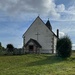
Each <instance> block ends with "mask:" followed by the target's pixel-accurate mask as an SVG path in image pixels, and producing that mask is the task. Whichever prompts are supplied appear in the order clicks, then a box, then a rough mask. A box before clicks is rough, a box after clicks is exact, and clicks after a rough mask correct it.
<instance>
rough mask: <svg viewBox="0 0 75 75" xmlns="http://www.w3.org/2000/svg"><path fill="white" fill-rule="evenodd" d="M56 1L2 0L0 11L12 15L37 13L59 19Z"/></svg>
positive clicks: (0, 1) (0, 0)
mask: <svg viewBox="0 0 75 75" xmlns="http://www.w3.org/2000/svg"><path fill="white" fill-rule="evenodd" d="M55 9H56V4H55V2H54V0H5V1H4V0H0V10H2V11H5V12H7V13H8V14H10V15H14V16H15V15H21V14H24V15H25V14H27V13H28V14H31V13H37V14H41V15H49V16H51V17H54V18H59V17H60V14H59V13H57V11H56V10H55Z"/></svg>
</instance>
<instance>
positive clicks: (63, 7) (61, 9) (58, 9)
mask: <svg viewBox="0 0 75 75" xmlns="http://www.w3.org/2000/svg"><path fill="white" fill-rule="evenodd" d="M56 10H57V12H64V11H65V5H64V4H60V5H57V8H56Z"/></svg>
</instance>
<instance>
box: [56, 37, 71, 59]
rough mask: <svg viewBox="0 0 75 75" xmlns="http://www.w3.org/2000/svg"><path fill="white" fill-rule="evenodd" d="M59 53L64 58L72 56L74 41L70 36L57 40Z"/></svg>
mask: <svg viewBox="0 0 75 75" xmlns="http://www.w3.org/2000/svg"><path fill="white" fill-rule="evenodd" d="M56 49H57V55H58V56H60V57H62V58H67V57H70V56H71V52H72V42H71V40H70V38H69V37H68V36H65V37H63V38H60V39H59V40H58V41H57V46H56Z"/></svg>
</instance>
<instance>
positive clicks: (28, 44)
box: [23, 16, 59, 53]
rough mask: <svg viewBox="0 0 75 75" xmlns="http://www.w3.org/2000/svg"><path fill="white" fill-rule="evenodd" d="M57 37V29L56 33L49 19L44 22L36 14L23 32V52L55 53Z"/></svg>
mask: <svg viewBox="0 0 75 75" xmlns="http://www.w3.org/2000/svg"><path fill="white" fill-rule="evenodd" d="M58 38H59V30H58V29H57V35H56V34H55V33H54V32H53V31H52V26H51V24H50V21H49V20H48V21H47V22H46V24H45V23H44V22H43V21H42V19H41V18H40V17H39V16H38V17H37V18H36V19H35V20H34V22H33V23H32V24H31V25H30V27H29V28H28V29H27V31H26V32H25V33H24V34H23V49H24V51H25V53H56V43H57V39H58Z"/></svg>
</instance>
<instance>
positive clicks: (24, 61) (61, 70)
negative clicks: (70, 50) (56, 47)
mask: <svg viewBox="0 0 75 75" xmlns="http://www.w3.org/2000/svg"><path fill="white" fill-rule="evenodd" d="M0 75H75V56H74V54H73V55H72V57H70V58H68V59H66V60H63V59H61V58H58V57H55V56H54V55H51V54H27V55H21V56H0Z"/></svg>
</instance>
